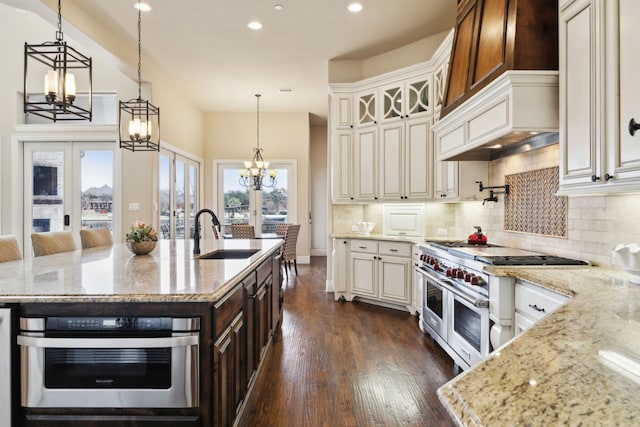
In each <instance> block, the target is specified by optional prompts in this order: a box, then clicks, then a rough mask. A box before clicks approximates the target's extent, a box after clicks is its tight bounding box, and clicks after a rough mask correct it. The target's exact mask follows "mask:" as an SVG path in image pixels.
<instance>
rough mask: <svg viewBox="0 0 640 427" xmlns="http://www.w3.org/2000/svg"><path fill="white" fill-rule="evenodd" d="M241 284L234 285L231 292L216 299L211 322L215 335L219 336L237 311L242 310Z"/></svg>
mask: <svg viewBox="0 0 640 427" xmlns="http://www.w3.org/2000/svg"><path fill="white" fill-rule="evenodd" d="M243 289H244V287H243V286H236V287H235V288H234V289H233V290H232V291H231V292H229V293H228V294H227V295H225V296H224V297H223V298H222V300H221V301H218V302H217V303H216V304H215V306H214V308H213V324H214V327H213V328H214V331H215V337H216V338H217V337H219V336H220V335H221V334H222V332H224V330H225V329H226V328H228V327H229V325H231V322H232V321H233V319H234V318H235V317H236V315H237V314H238V313H240V311H241V310H242V295H243Z"/></svg>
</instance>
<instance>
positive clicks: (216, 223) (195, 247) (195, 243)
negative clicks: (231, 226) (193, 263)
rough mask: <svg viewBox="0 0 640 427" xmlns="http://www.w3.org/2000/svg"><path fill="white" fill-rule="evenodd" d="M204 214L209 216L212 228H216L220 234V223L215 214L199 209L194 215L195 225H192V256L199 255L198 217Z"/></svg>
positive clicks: (208, 210) (209, 210)
mask: <svg viewBox="0 0 640 427" xmlns="http://www.w3.org/2000/svg"><path fill="white" fill-rule="evenodd" d="M205 212H206V213H208V214H210V215H211V220H212V221H213V226H214V227H218V230H219V231H220V232H222V228H221V225H220V221H219V220H218V217H217V216H216V214H214V213H213V211H212V210H211V209H200V210H199V211H198V213H196V218H195V223H194V224H193V226H194V230H193V254H194V255H199V254H200V215H201V214H203V213H205Z"/></svg>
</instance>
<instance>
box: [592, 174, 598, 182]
mask: <svg viewBox="0 0 640 427" xmlns="http://www.w3.org/2000/svg"><path fill="white" fill-rule="evenodd" d="M596 181H600V177H599V176H597V175H591V182H596Z"/></svg>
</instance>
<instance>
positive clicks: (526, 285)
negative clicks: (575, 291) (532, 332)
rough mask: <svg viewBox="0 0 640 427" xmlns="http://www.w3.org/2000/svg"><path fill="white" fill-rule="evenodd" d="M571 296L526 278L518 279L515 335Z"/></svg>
mask: <svg viewBox="0 0 640 427" xmlns="http://www.w3.org/2000/svg"><path fill="white" fill-rule="evenodd" d="M568 300H569V297H567V296H566V295H562V294H559V293H557V292H554V291H551V290H549V289H546V288H543V287H541V286H538V285H535V284H533V283H530V282H527V281H525V280H516V290H515V316H514V319H515V321H514V323H515V335H516V336H517V335H520V334H521V333H522V332H524V331H526V330H527V329H529V328H530V327H531V326H532V325H533V324H534V323H535V322H537V321H538V320H540V319H542V318H543V317H545V316H547V315H549V314H550V313H552V312H554V311H555V310H557V309H558V307H560V306H561V305H562V304H564V303H565V302H567V301H568Z"/></svg>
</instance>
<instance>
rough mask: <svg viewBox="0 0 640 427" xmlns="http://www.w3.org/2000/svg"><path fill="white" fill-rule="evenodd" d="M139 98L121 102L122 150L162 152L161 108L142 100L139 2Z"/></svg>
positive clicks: (139, 11)
mask: <svg viewBox="0 0 640 427" xmlns="http://www.w3.org/2000/svg"><path fill="white" fill-rule="evenodd" d="M137 9H138V98H136V99H130V100H128V101H120V114H119V115H118V123H119V126H120V148H125V149H127V150H131V151H160V108H158V107H156V106H154V105H153V104H152V103H150V102H149V101H147V100H144V99H142V43H141V40H142V19H141V9H140V2H138V7H137Z"/></svg>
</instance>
